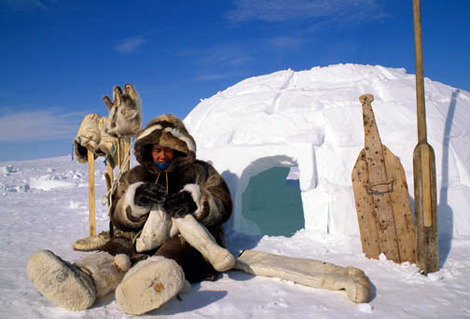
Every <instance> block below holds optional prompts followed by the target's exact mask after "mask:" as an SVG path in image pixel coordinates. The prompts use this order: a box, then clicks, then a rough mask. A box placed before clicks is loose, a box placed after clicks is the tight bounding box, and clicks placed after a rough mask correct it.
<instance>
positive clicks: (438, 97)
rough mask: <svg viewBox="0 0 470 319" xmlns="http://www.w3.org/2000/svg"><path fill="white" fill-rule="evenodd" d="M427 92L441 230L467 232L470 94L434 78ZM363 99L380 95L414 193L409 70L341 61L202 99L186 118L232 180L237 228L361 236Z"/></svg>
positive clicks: (385, 133) (379, 109)
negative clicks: (356, 170) (357, 202)
mask: <svg viewBox="0 0 470 319" xmlns="http://www.w3.org/2000/svg"><path fill="white" fill-rule="evenodd" d="M425 89H426V108H427V120H428V140H429V142H430V144H431V145H432V146H433V147H434V150H435V152H436V165H437V167H436V171H437V179H438V197H439V205H440V209H439V220H440V223H439V227H440V229H439V231H440V233H441V234H445V235H449V236H454V235H459V234H464V230H465V229H468V228H469V227H470V218H469V217H467V216H466V214H465V212H461V211H455V210H453V209H452V206H453V203H457V202H459V203H462V201H463V202H465V205H460V206H459V207H468V206H470V151H468V147H467V145H469V144H470V133H469V130H468V127H469V125H468V123H470V112H468V110H469V108H470V95H469V93H468V92H466V91H462V90H458V89H455V88H452V87H449V86H447V85H444V84H441V83H438V82H433V81H431V80H429V79H426V81H425ZM365 93H369V94H373V95H374V98H375V100H374V102H373V105H372V106H373V110H374V113H375V117H376V120H377V123H378V128H379V132H380V135H381V138H382V142H383V144H384V145H386V146H387V147H389V148H390V149H391V150H392V152H394V154H395V155H397V156H398V157H399V158H400V160H401V162H402V164H403V166H404V168H405V171H406V175H407V181H408V185H409V189H410V196H411V197H413V191H412V190H413V178H412V167H413V166H412V156H413V149H414V147H415V146H416V144H417V130H416V111H415V109H416V102H415V100H416V98H415V78H414V75H410V74H407V73H406V71H405V70H404V69H393V68H386V67H382V66H370V65H355V64H339V65H332V66H328V67H315V68H312V69H311V70H307V71H300V72H295V71H292V70H284V71H279V72H275V73H272V74H269V75H264V76H258V77H253V78H249V79H246V80H244V81H241V82H240V83H238V84H236V85H234V86H232V87H230V88H228V89H226V90H224V91H222V92H219V93H217V94H216V95H214V96H212V97H211V98H208V99H205V100H202V101H201V102H200V103H199V104H198V105H197V106H196V107H195V108H194V109H193V110H192V111H191V112H190V113H189V114H188V116H187V117H186V118H185V119H184V122H185V124H186V126H187V127H188V129H189V131H190V132H191V134H193V136H194V137H195V139H196V141H197V144H198V151H197V154H198V157H199V158H201V159H204V160H207V161H209V162H211V163H212V164H213V165H214V167H215V168H216V169H217V170H218V171H219V173H221V174H222V175H223V176H224V178H225V179H226V180H227V182H228V184H229V187H230V190H231V193H232V197H233V200H234V214H233V217H232V218H231V221H230V223H229V227H232V228H233V229H234V230H236V231H239V232H243V233H250V234H261V235H264V234H268V235H284V236H290V235H292V234H293V233H294V232H295V231H297V230H300V229H306V230H312V231H317V232H320V233H325V234H330V235H358V234H359V228H358V223H357V217H356V210H355V206H354V197H353V192H352V184H351V171H352V168H353V166H354V163H355V161H356V159H357V156H358V154H359V152H360V150H361V149H362V148H363V139H364V132H363V122H362V108H361V104H360V103H359V101H358V97H359V96H360V95H362V94H365ZM270 193H271V194H272V196H269V194H270ZM455 206H457V205H455ZM457 220H458V222H456V221H457Z"/></svg>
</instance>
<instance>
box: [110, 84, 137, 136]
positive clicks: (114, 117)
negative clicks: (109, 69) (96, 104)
mask: <svg viewBox="0 0 470 319" xmlns="http://www.w3.org/2000/svg"><path fill="white" fill-rule="evenodd" d="M113 100H114V101H111V99H110V98H109V97H108V96H106V95H105V96H103V101H104V103H105V104H106V107H107V108H108V111H109V118H108V122H107V125H106V133H107V134H109V135H111V136H115V137H124V136H134V137H137V135H138V134H139V133H140V130H141V129H142V105H141V101H140V97H139V95H138V94H137V91H136V90H135V88H134V87H133V86H132V84H126V85H125V86H124V94H123V92H122V90H121V88H120V87H119V86H115V87H114V88H113Z"/></svg>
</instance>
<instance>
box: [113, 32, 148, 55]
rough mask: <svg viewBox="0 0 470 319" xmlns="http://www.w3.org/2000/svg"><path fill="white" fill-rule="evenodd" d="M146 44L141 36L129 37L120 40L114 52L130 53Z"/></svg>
mask: <svg viewBox="0 0 470 319" xmlns="http://www.w3.org/2000/svg"><path fill="white" fill-rule="evenodd" d="M146 42H147V40H146V39H144V37H142V36H135V37H130V38H127V39H124V40H122V41H121V42H120V43H119V44H118V45H116V46H115V50H116V51H118V52H119V53H123V54H126V53H132V52H134V51H136V50H138V49H139V48H140V47H141V46H142V45H144V44H145V43H146Z"/></svg>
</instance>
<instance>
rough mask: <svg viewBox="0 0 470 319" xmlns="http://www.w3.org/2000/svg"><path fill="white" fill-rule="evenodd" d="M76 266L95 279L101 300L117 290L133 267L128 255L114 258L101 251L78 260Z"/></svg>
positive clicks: (98, 296) (97, 294)
mask: <svg viewBox="0 0 470 319" xmlns="http://www.w3.org/2000/svg"><path fill="white" fill-rule="evenodd" d="M75 265H77V266H78V267H80V268H81V269H82V270H83V271H85V272H86V273H87V274H89V275H90V276H91V277H92V278H93V282H94V283H95V287H96V298H101V297H104V296H106V295H107V294H108V293H110V292H113V291H114V290H116V287H117V286H118V285H119V283H120V282H121V280H122V278H123V277H124V275H125V273H126V272H127V271H128V270H129V268H130V267H131V261H130V259H129V257H128V256H126V255H117V256H114V257H113V256H112V255H110V254H108V253H106V252H104V251H99V252H95V253H92V254H89V255H87V256H86V257H85V258H83V259H80V260H78V261H77V262H75Z"/></svg>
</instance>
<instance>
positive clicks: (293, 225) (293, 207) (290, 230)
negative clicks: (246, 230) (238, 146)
mask: <svg viewBox="0 0 470 319" xmlns="http://www.w3.org/2000/svg"><path fill="white" fill-rule="evenodd" d="M295 169H296V167H295V168H294V169H293V171H295ZM290 171H291V168H290V167H272V168H269V169H267V170H264V171H262V172H261V173H259V174H257V175H255V176H252V177H251V178H250V181H249V183H248V185H247V187H246V188H245V191H244V192H243V195H242V216H243V218H244V219H245V220H246V221H248V222H249V223H250V224H251V225H252V226H256V227H254V228H255V229H256V228H257V230H258V234H261V235H271V236H287V237H290V236H292V235H293V234H294V233H295V232H296V231H298V230H300V229H302V228H304V227H305V219H304V212H303V206H302V199H301V195H300V187H299V180H298V178H296V177H295V176H292V174H291V175H289V172H290Z"/></svg>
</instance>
